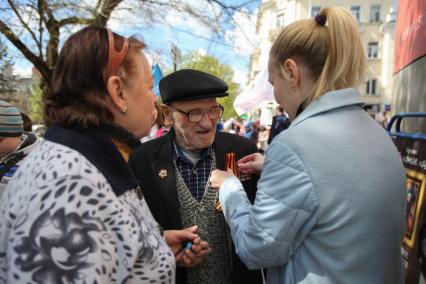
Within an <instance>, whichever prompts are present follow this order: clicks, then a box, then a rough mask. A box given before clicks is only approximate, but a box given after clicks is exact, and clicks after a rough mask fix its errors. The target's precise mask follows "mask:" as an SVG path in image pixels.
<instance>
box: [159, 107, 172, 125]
mask: <svg viewBox="0 0 426 284" xmlns="http://www.w3.org/2000/svg"><path fill="white" fill-rule="evenodd" d="M161 111H162V112H163V116H164V119H167V121H169V122H171V121H173V112H172V111H171V110H170V108H169V107H168V106H167V105H165V104H162V105H161Z"/></svg>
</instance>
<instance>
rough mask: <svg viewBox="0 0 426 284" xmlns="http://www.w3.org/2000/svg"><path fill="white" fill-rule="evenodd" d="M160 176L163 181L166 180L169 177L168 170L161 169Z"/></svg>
mask: <svg viewBox="0 0 426 284" xmlns="http://www.w3.org/2000/svg"><path fill="white" fill-rule="evenodd" d="M158 176H159V177H160V178H161V179H165V178H166V177H167V170H166V169H161V170H160V171H159V172H158Z"/></svg>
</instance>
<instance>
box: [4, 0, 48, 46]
mask: <svg viewBox="0 0 426 284" xmlns="http://www.w3.org/2000/svg"><path fill="white" fill-rule="evenodd" d="M7 2H8V3H9V6H10V8H12V11H13V12H14V13H15V15H16V16H17V17H18V19H19V21H20V22H21V24H22V25H23V26H24V28H25V29H26V30H27V31H28V32H29V33H30V34H31V37H32V38H33V39H34V41H35V43H36V45H37V47H38V49H39V51H40V53H41V42H39V41H38V40H37V37H36V35H35V34H34V32H33V31H32V30H31V29H30V27H29V26H28V25H27V23H25V21H24V19H22V17H21V14H19V12H18V9H16V6H15V3H13V2H12V0H7Z"/></svg>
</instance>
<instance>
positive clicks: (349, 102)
mask: <svg viewBox="0 0 426 284" xmlns="http://www.w3.org/2000/svg"><path fill="white" fill-rule="evenodd" d="M356 105H358V106H360V107H362V105H364V102H363V101H362V99H361V96H360V94H359V91H358V89H355V88H347V89H341V90H337V91H332V92H328V93H326V94H324V95H322V96H321V97H320V98H319V99H318V100H317V101H314V102H312V103H311V104H310V105H308V107H307V108H306V109H305V110H304V111H302V113H300V114H299V115H298V116H297V117H296V119H295V120H294V121H293V122H292V123H291V125H290V127H294V126H296V125H297V124H299V123H300V122H302V121H304V120H305V119H308V118H310V117H312V116H315V115H317V114H320V113H323V112H328V111H331V110H333V109H338V108H342V107H347V106H356Z"/></svg>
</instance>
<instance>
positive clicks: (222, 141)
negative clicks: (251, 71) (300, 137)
mask: <svg viewBox="0 0 426 284" xmlns="http://www.w3.org/2000/svg"><path fill="white" fill-rule="evenodd" d="M172 135H174V132H173V131H170V132H169V133H168V134H167V135H165V136H163V137H160V138H158V139H154V140H151V141H148V142H146V143H143V144H142V145H141V146H140V147H139V148H138V149H137V150H136V151H135V152H133V154H132V155H131V156H130V159H129V165H130V168H131V169H132V170H133V172H134V173H135V176H136V177H137V178H138V179H139V180H140V181H141V188H142V191H143V195H144V197H145V200H146V202H147V203H148V206H149V208H150V210H151V212H152V215H153V216H154V218H155V219H156V220H157V222H158V223H159V224H160V225H161V226H162V227H163V229H165V230H171V229H175V230H177V229H182V220H181V218H180V213H179V199H178V194H177V190H176V178H175V170H174V167H173V154H172V151H173V145H172V143H173V142H172ZM213 149H214V151H215V154H216V167H217V169H220V170H225V154H226V153H231V152H233V153H235V155H236V160H237V161H238V160H239V159H241V158H242V157H244V156H246V155H248V154H251V153H254V152H256V151H257V148H256V145H255V144H254V143H252V142H251V141H249V140H247V139H245V138H243V137H240V136H237V135H234V134H229V133H222V132H217V133H216V136H215V140H214V143H213ZM160 170H161V171H162V172H163V173H164V170H166V171H167V177H165V178H161V177H160V176H159V173H160ZM257 180H258V176H255V177H253V178H252V179H251V180H248V181H244V182H243V186H244V189H245V190H246V192H247V196H248V197H249V199H250V201H251V202H253V201H254V198H255V194H256V186H257ZM232 251H233V257H232V263H233V267H232V270H233V283H262V278H261V274H260V271H258V270H255V271H249V270H248V269H247V268H246V267H245V265H244V264H243V263H242V262H241V261H240V260H239V259H238V257H237V256H236V254H235V250H234V249H232ZM185 271H186V269H185V268H180V267H178V269H177V273H176V283H178V284H179V283H185V274H186V272H185Z"/></svg>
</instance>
